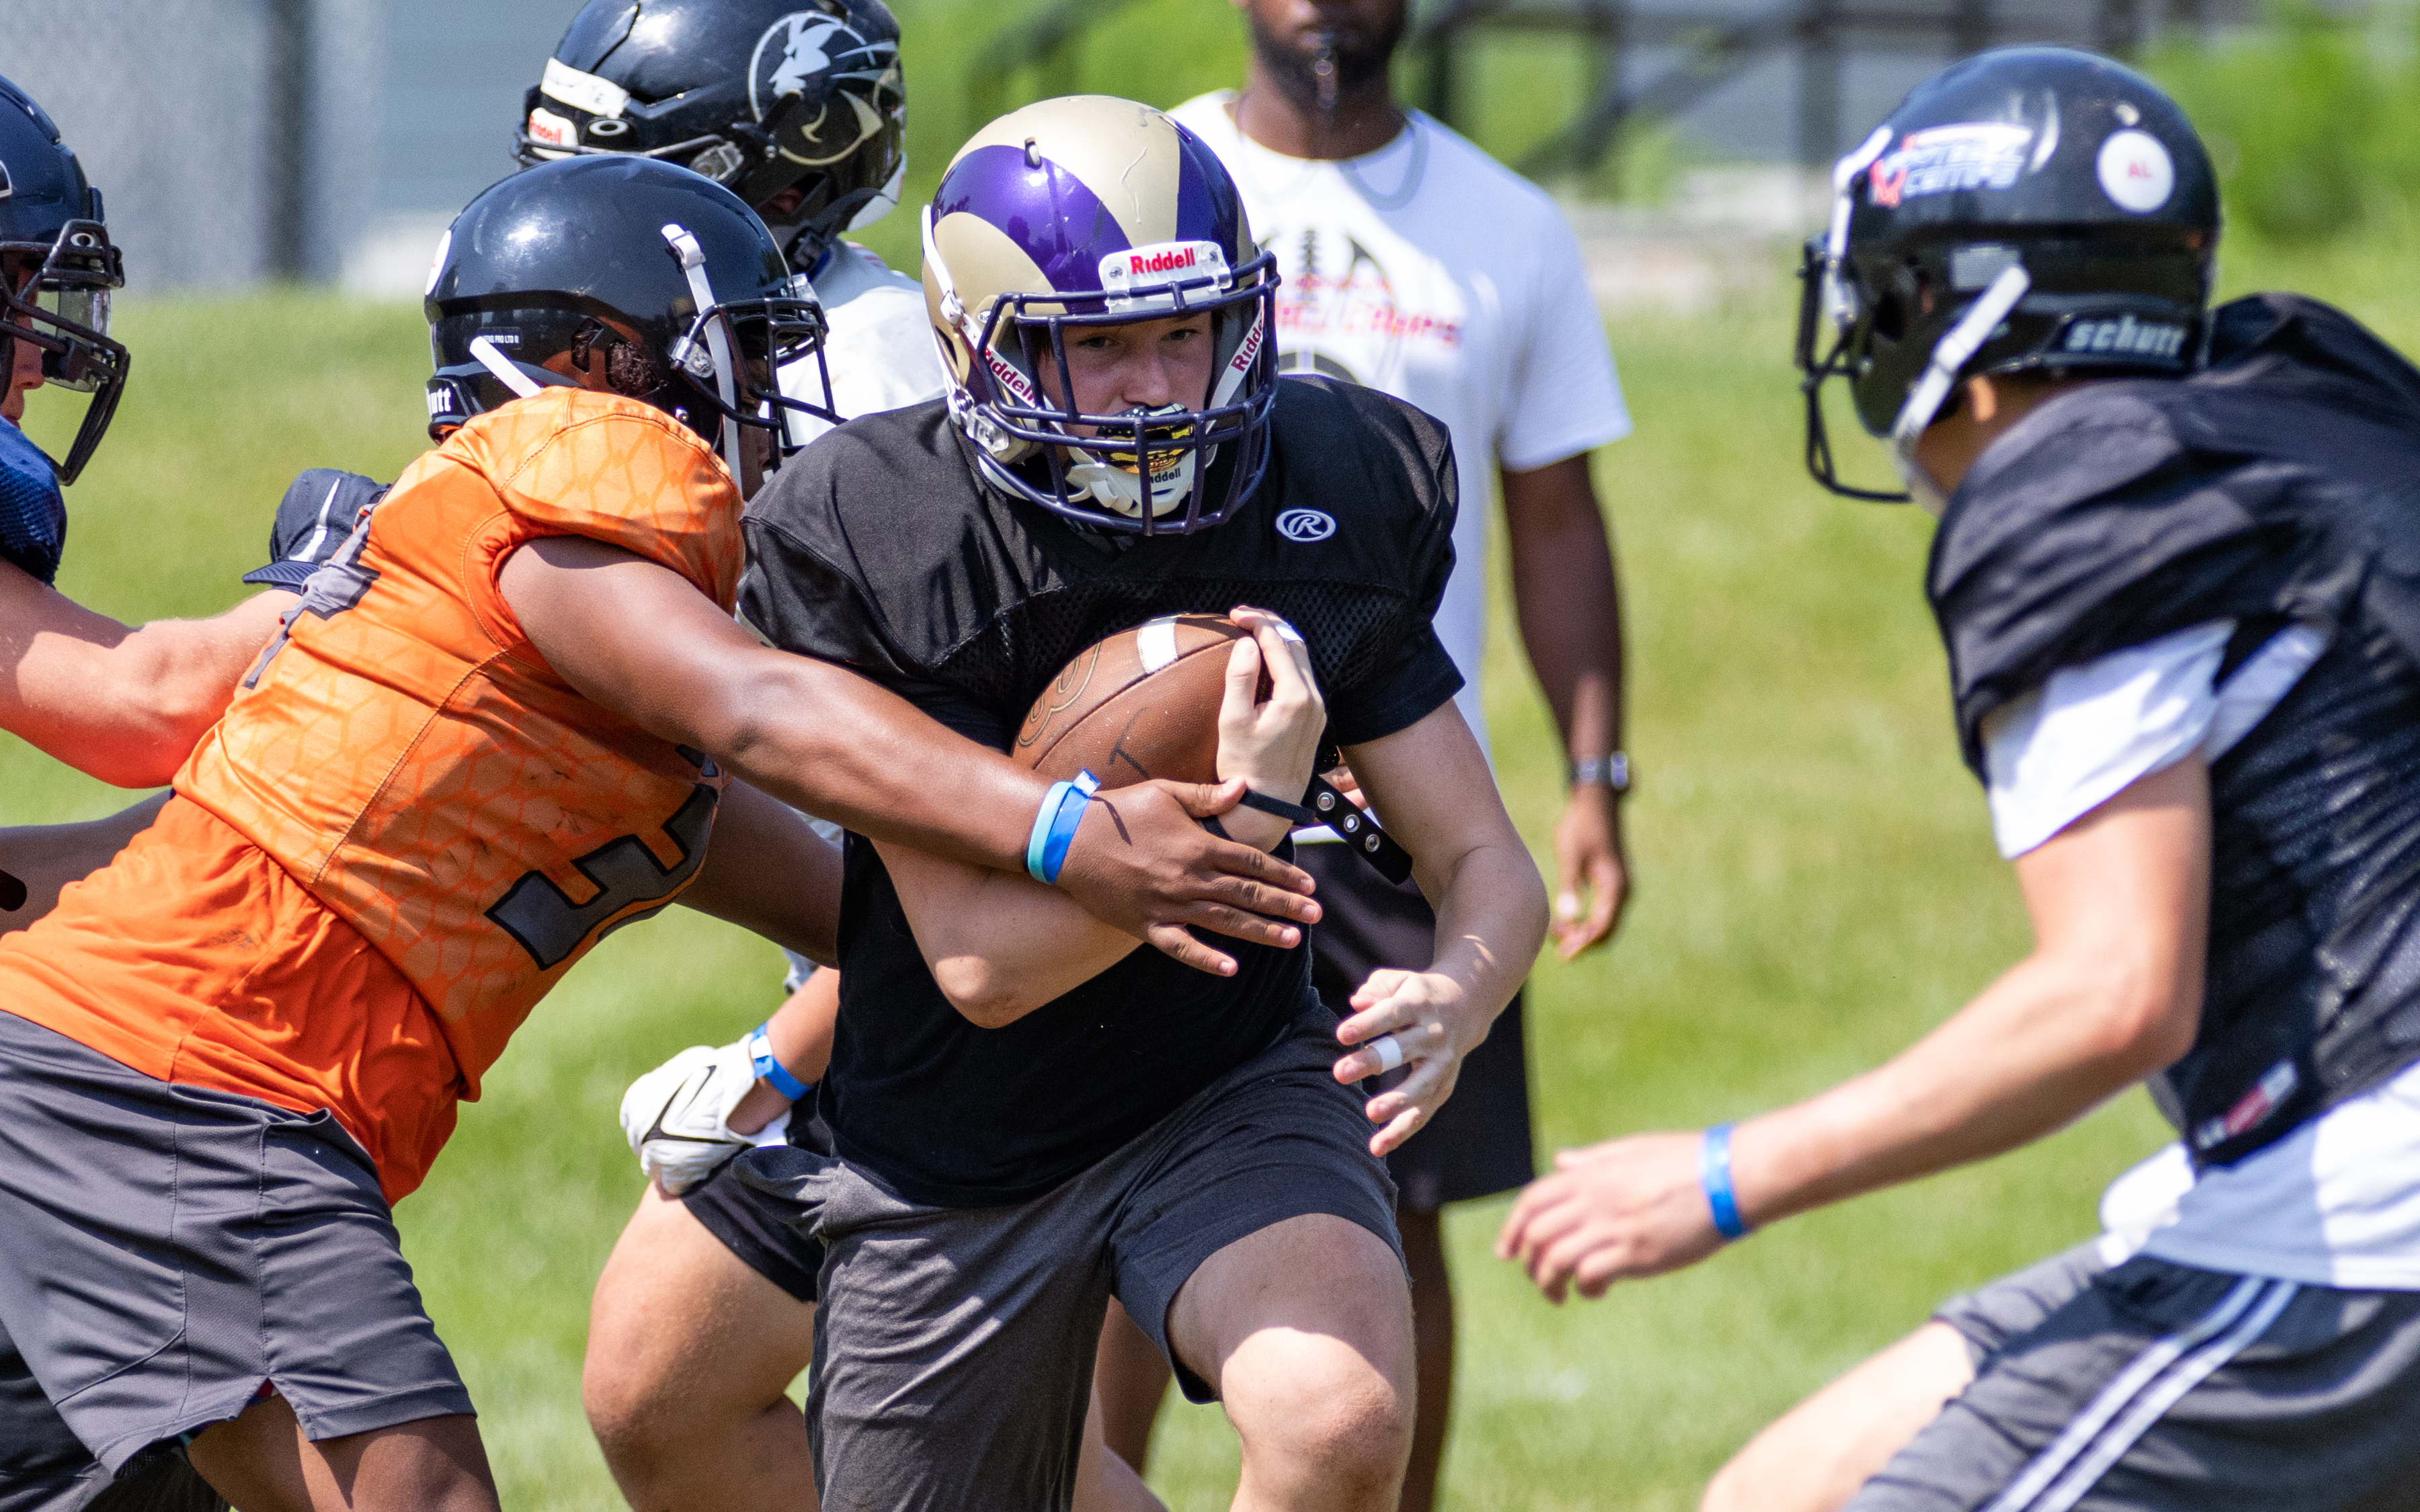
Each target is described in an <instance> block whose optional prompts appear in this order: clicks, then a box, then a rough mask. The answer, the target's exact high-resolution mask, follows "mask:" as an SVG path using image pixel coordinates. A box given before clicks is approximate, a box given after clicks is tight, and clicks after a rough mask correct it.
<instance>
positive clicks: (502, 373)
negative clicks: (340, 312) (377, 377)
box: [427, 156, 832, 477]
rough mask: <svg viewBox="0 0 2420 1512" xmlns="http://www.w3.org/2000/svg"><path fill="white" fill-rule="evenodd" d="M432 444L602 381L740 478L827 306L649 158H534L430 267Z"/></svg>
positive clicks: (736, 207)
mask: <svg viewBox="0 0 2420 1512" xmlns="http://www.w3.org/2000/svg"><path fill="white" fill-rule="evenodd" d="M427 316H428V339H429V344H430V347H432V349H433V352H434V356H435V360H436V367H437V372H436V376H435V377H434V378H431V379H430V380H429V383H428V414H429V434H430V435H431V436H432V437H436V436H438V435H440V434H441V433H442V432H443V431H445V430H448V429H450V428H452V427H454V426H457V425H460V424H464V423H465V422H467V421H468V420H469V419H470V418H471V416H473V415H474V414H479V413H482V412H484V411H486V410H489V409H495V408H497V407H498V406H500V405H504V404H508V403H510V402H511V401H512V400H514V399H516V398H524V397H527V396H528V395H530V394H534V393H537V392H538V391H539V390H540V389H542V388H549V387H553V386H556V385H561V384H567V383H571V382H573V381H575V379H574V377H573V375H574V374H576V373H601V374H603V375H604V377H605V379H606V381H607V382H608V383H609V384H610V386H611V387H612V388H613V391H614V392H616V393H623V394H626V395H628V396H629V397H631V398H634V399H638V400H641V401H643V402H644V403H647V404H651V405H654V406H656V407H657V408H658V409H663V410H666V411H668V412H670V413H671V414H672V415H673V416H674V417H675V419H678V420H680V421H681V422H682V423H683V424H687V425H689V426H690V428H691V429H693V430H695V431H696V432H697V433H698V434H699V435H700V436H703V437H705V438H706V441H707V442H708V443H709V444H711V445H714V446H715V447H717V448H718V449H719V450H721V452H722V454H723V457H724V460H725V461H726V462H727V463H728V464H729V465H730V466H731V469H732V472H733V475H734V476H735V477H736V476H738V475H739V473H740V466H739V453H740V436H741V433H742V432H743V431H744V430H746V429H749V428H754V429H759V430H764V431H768V432H771V433H774V434H775V435H782V434H786V425H785V423H784V420H783V416H784V415H785V414H786V413H787V412H789V411H792V410H797V411H801V412H806V413H812V414H816V415H818V416H821V417H823V418H825V419H827V420H830V419H831V418H832V417H831V416H830V411H829V410H827V409H821V408H820V407H817V406H814V405H809V404H807V403H804V402H802V401H800V400H797V399H791V398H787V397H784V396H783V394H782V393H781V391H780V387H779V385H778V383H777V381H776V379H775V373H776V370H777V369H778V368H779V367H780V366H781V364H783V363H792V362H797V361H799V360H801V359H802V358H806V357H809V356H812V355H814V354H817V353H819V352H820V350H821V348H822V344H823V338H824V332H825V326H824V319H823V310H822V306H821V305H819V304H818V303H817V302H816V301H815V297H814V290H813V288H811V287H810V286H809V285H808V284H807V280H806V277H805V275H804V274H793V273H792V272H791V271H790V270H789V266H788V265H787V264H786V263H785V262H783V258H782V249H781V248H780V247H779V246H777V245H775V244H774V241H773V236H772V233H771V232H770V231H768V230H767V229H766V227H765V224H764V223H763V222H762V221H760V220H758V219H757V218H756V213H755V212H754V211H753V210H751V209H750V208H748V207H747V206H746V205H743V204H741V203H740V201H739V199H738V197H737V195H735V194H733V193H731V191H729V190H727V189H724V188H723V187H722V186H721V185H720V184H717V183H715V182H713V181H712V180H710V179H707V178H705V177H700V176H699V175H697V174H693V173H691V172H690V171H689V170H688V169H686V168H676V167H674V166H673V165H672V164H670V163H666V162H656V161H655V160H653V159H651V158H643V157H634V156H625V157H582V158H573V159H569V160H566V161H564V162H547V163H541V164H539V165H538V166H536V167H535V168H532V169H529V170H528V171H527V172H524V173H518V174H515V175H513V176H512V177H509V178H505V179H503V180H501V181H499V182H497V183H495V184H493V185H490V186H489V188H488V189H487V190H486V191H485V192H483V193H481V194H480V195H479V197H478V198H476V199H474V200H473V201H472V202H471V203H470V205H469V206H467V207H466V208H464V209H463V211H462V213H461V214H460V215H458V216H457V217H456V218H455V220H454V224H453V226H452V227H451V228H450V229H448V230H447V232H446V234H445V239H444V240H443V241H442V243H440V244H439V247H438V251H437V261H436V264H435V266H434V267H433V268H431V269H430V270H429V281H428V295H427Z"/></svg>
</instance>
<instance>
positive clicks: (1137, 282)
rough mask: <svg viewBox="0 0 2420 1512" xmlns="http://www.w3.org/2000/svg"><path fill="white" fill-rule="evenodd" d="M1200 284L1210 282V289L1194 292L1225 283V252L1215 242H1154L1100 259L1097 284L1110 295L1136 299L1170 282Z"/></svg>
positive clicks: (1122, 249) (1125, 249)
mask: <svg viewBox="0 0 2420 1512" xmlns="http://www.w3.org/2000/svg"><path fill="white" fill-rule="evenodd" d="M1214 280H1215V282H1211V281H1214ZM1202 283H1210V288H1209V289H1196V290H1195V292H1197V293H1206V292H1210V291H1212V290H1216V289H1224V288H1225V287H1226V286H1227V255H1226V253H1225V252H1224V251H1222V250H1221V249H1220V248H1219V246H1218V243H1217V242H1215V241H1155V242H1152V243H1150V244H1149V245H1147V246H1140V247H1125V248H1121V249H1120V250H1118V251H1116V252H1113V253H1110V254H1109V255H1107V256H1105V257H1103V258H1102V259H1101V287H1102V289H1103V290H1105V291H1106V292H1108V293H1109V294H1113V295H1118V294H1122V295H1125V296H1127V297H1128V298H1136V297H1140V296H1141V295H1142V294H1143V293H1145V292H1146V291H1151V292H1156V291H1157V290H1158V289H1159V288H1160V287H1163V286H1165V285H1171V284H1173V285H1183V286H1187V287H1191V286H1192V285H1197V284H1202Z"/></svg>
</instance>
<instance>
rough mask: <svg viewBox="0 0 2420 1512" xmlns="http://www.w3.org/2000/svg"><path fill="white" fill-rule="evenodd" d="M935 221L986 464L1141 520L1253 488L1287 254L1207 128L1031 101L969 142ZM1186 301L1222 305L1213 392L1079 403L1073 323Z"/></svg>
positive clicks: (1149, 112)
mask: <svg viewBox="0 0 2420 1512" xmlns="http://www.w3.org/2000/svg"><path fill="white" fill-rule="evenodd" d="M923 234H924V307H925V309H926V311H927V312H928V313H929V314H930V316H931V317H932V321H933V335H934V339H935V340H936V341H937V342H939V345H940V348H941V365H942V367H943V369H944V370H945V377H946V378H947V379H948V383H949V398H950V417H951V419H952V420H953V421H954V422H955V423H956V424H957V426H958V428H959V430H960V431H961V432H962V433H964V434H965V436H966V438H967V440H969V441H970V442H971V443H972V445H973V449H974V453H975V458H976V465H977V467H979V468H980V469H981V470H982V471H983V475H984V477H985V480H986V481H987V482H989V483H990V484H992V485H993V486H995V487H998V488H1000V489H1001V490H1002V491H1003V492H1006V493H1008V494H1010V495H1012V496H1014V497H1016V498H1019V499H1023V500H1026V501H1029V502H1031V503H1034V504H1038V505H1040V506H1041V507H1042V508H1044V509H1047V510H1049V511H1050V512H1051V513H1053V514H1055V515H1060V516H1063V517H1066V518H1068V519H1071V520H1075V521H1077V522H1078V523H1080V524H1083V525H1088V526H1091V527H1093V528H1094V529H1097V530H1109V531H1119V532H1134V533H1137V534H1142V535H1155V534H1183V533H1185V532H1190V531H1198V530H1202V529H1206V528H1207V527H1209V526H1212V525H1216V524H1218V523H1219V522H1220V521H1222V520H1224V519H1226V518H1227V517H1228V516H1229V515H1231V514H1233V512H1234V511H1235V510H1236V509H1237V508H1238V507H1239V506H1241V505H1242V504H1243V503H1244V502H1245V501H1247V500H1249V498H1250V497H1251V496H1252V492H1253V490H1254V489H1255V488H1257V487H1258V486H1260V481H1261V476H1262V474H1263V473H1264V471H1266V470H1267V467H1268V456H1269V417H1270V413H1271V411H1272V410H1273V409H1275V406H1276V395H1277V382H1278V378H1277V362H1276V356H1275V345H1276V344H1275V342H1274V340H1273V337H1274V336H1275V334H1276V325H1277V301H1276V290H1277V283H1278V279H1277V261H1276V259H1275V258H1273V257H1271V256H1270V255H1268V254H1266V253H1264V252H1263V251H1262V250H1261V249H1260V247H1259V246H1258V245H1257V244H1255V243H1254V242H1253V240H1252V231H1251V226H1250V225H1249V223H1248V222H1247V221H1246V219H1245V215H1244V202H1243V199H1242V197H1241V196H1240V195H1239V194H1238V193H1236V190H1235V182H1234V180H1233V178H1231V177H1228V174H1227V170H1226V168H1225V167H1224V166H1222V165H1221V164H1220V163H1219V162H1218V156H1217V154H1215V153H1213V152H1212V151H1211V150H1210V148H1209V147H1206V146H1204V145H1203V143H1202V139H1201V138H1199V137H1197V136H1195V135H1194V134H1193V133H1192V132H1190V131H1187V130H1186V129H1185V128H1184V127H1182V126H1179V125H1178V124H1177V123H1176V122H1174V121H1172V120H1171V119H1169V118H1168V117H1167V116H1164V115H1162V114H1160V113H1159V112H1158V111H1156V110H1154V109H1152V108H1151V107H1150V106H1148V105H1139V104H1136V103H1135V102H1134V101H1133V100H1117V99H1113V98H1111V97H1109V96H1107V95H1077V96H1071V97H1069V98H1066V99H1063V100H1042V101H1040V102H1039V103H1036V104H1032V105H1028V106H1026V107H1025V108H1023V109H1022V110H1017V111H1013V112H1011V113H1010V114H1008V115H1006V116H1001V118H1000V119H998V120H996V121H994V122H992V123H991V124H990V125H989V126H986V127H985V128H984V129H983V130H982V131H977V132H976V133H975V134H974V136H973V138H972V139H971V140H970V141H969V142H968V143H967V145H966V146H965V147H960V148H959V149H958V155H957V156H956V157H955V158H954V159H952V160H951V162H950V167H949V171H948V172H947V173H945V174H943V175H942V176H941V186H940V188H939V189H938V190H936V191H935V192H934V194H933V203H932V204H931V205H930V206H928V207H926V208H925V210H924V225H923ZM1171 316H1206V317H1207V318H1208V321H1209V324H1210V334H1211V357H1212V361H1211V368H1210V381H1209V385H1208V392H1207V393H1202V394H1198V395H1189V396H1187V398H1188V399H1189V401H1190V402H1177V401H1171V403H1169V404H1168V405H1166V406H1164V407H1162V408H1160V409H1151V410H1140V409H1137V410H1128V411H1126V412H1125V413H1123V414H1114V415H1104V414H1084V413H1081V412H1079V411H1078V409H1076V397H1075V392H1074V385H1073V382H1072V380H1071V379H1070V378H1069V376H1068V364H1067V344H1068V343H1069V342H1070V341H1081V340H1083V339H1085V336H1086V333H1087V332H1090V331H1094V330H1097V329H1099V328H1101V327H1105V326H1119V325H1126V324H1131V323H1134V322H1137V321H1146V320H1162V319H1168V318H1170V317H1171ZM1045 364H1048V365H1049V366H1050V367H1051V368H1052V369H1053V370H1054V371H1055V373H1056V375H1057V378H1058V384H1059V392H1060V394H1061V396H1062V399H1061V401H1060V402H1054V401H1052V400H1051V399H1050V398H1049V397H1048V396H1047V393H1045V392H1044V390H1043V386H1042V383H1041V381H1040V377H1039V375H1040V374H1041V372H1042V370H1043V367H1044V365H1045ZM1222 457H1223V460H1224V464H1225V465H1224V466H1223V467H1219V466H1216V465H1214V464H1218V463H1219V462H1220V461H1221V460H1222Z"/></svg>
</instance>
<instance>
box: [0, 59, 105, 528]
mask: <svg viewBox="0 0 2420 1512" xmlns="http://www.w3.org/2000/svg"><path fill="white" fill-rule="evenodd" d="M0 269H5V270H6V278H5V281H4V282H5V293H6V300H5V307H0V375H7V374H10V373H13V372H14V371H15V363H16V350H17V348H16V344H17V343H18V342H21V341H22V342H24V343H25V344H26V345H28V346H30V347H36V348H38V349H39V351H40V352H41V354H42V381H43V383H44V384H46V385H48V386H50V387H52V388H55V389H61V390H66V391H69V392H70V393H77V394H81V395H84V396H85V397H84V414H83V418H82V420H81V421H80V422H79V423H78V424H77V425H76V427H75V430H74V434H73V436H72V438H71V439H70V440H67V442H66V445H65V452H66V457H65V460H61V461H56V462H55V466H56V469H57V471H58V481H59V482H61V483H63V484H66V483H73V482H74V481H75V480H76V474H78V473H80V472H82V471H84V465H85V462H86V461H88V460H90V459H91V456H92V454H93V450H94V448H96V447H98V446H99V445H100V444H101V436H102V434H103V433H104V432H106V431H107V430H108V429H109V422H110V418H111V417H112V416H113V415H115V414H116V412H117V398H118V395H119V394H120V393H123V392H124V391H125V388H126V374H127V369H128V367H129V365H130V363H131V361H132V360H131V359H130V358H129V357H128V355H127V351H126V348H125V347H123V346H122V345H120V344H119V343H117V342H116V341H113V340H111V339H110V335H109V298H110V293H111V291H112V290H115V289H117V288H121V287H123V286H124V285H125V283H126V277H125V270H124V268H123V266H122V265H121V263H120V261H119V257H118V253H117V248H116V247H115V246H113V245H111V243H110V239H109V227H108V225H107V224H105V223H104V222H103V220H102V216H101V191H99V190H97V189H95V188H93V187H92V186H91V185H90V184H88V183H86V182H85V177H84V169H83V167H82V166H81V165H80V164H78V163H77V162H76V155H75V154H74V153H73V152H71V151H70V150H69V148H68V146H67V144H66V143H65V142H63V141H61V140H60V139H59V129H58V128H57V127H56V126H54V125H53V124H52V123H51V117H50V116H48V115H46V114H44V112H43V110H42V107H41V106H39V105H37V104H35V103H34V101H33V100H32V98H31V97H30V96H28V95H27V94H26V93H25V92H24V91H23V90H22V89H20V88H18V87H17V86H16V85H13V84H11V83H9V82H8V80H6V79H0ZM10 381H11V382H12V383H13V380H10ZM62 430H63V431H64V427H62Z"/></svg>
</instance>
